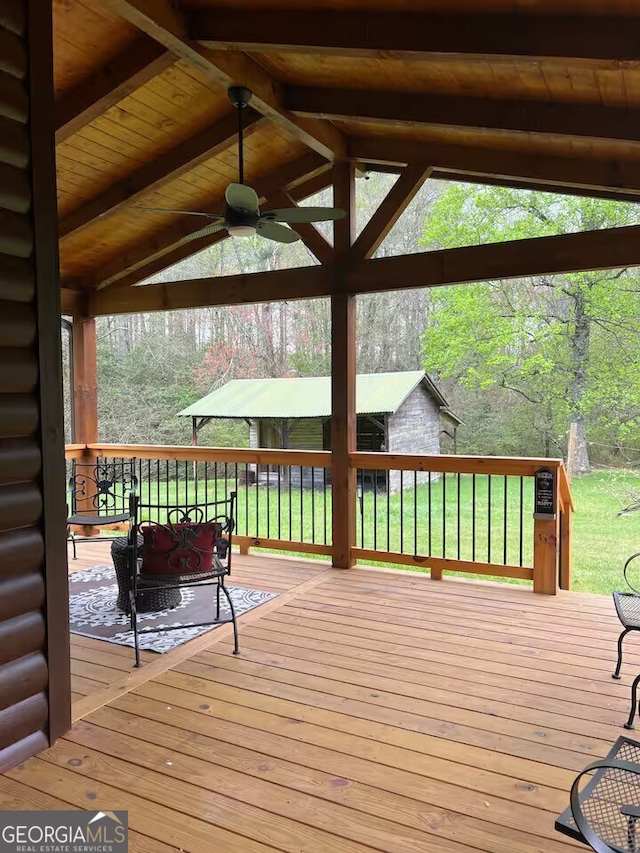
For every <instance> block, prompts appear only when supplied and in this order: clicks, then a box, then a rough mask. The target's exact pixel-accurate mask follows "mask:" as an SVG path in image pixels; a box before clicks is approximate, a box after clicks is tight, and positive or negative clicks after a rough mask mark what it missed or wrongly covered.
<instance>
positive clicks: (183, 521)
mask: <svg viewBox="0 0 640 853" xmlns="http://www.w3.org/2000/svg"><path fill="white" fill-rule="evenodd" d="M235 506H236V493H235V492H231V493H230V494H229V497H228V498H226V499H225V500H218V501H212V502H208V503H199V504H198V505H197V506H191V507H177V506H176V507H167V506H153V505H150V504H147V505H142V504H141V503H140V500H139V498H138V497H137V496H136V495H133V496H132V501H131V507H132V515H133V524H132V525H131V529H130V531H129V537H128V548H129V568H130V577H131V586H130V591H129V610H130V616H131V630H132V632H133V638H134V647H135V655H136V662H135V665H136V666H137V667H139V666H140V634H149V633H156V632H162V631H173V630H177V629H180V628H185V627H189V628H200V627H208V626H210V625H222V624H225V623H232V624H233V638H234V651H233V653H234V654H236V655H237V654H239V647H238V625H237V621H236V613H235V609H234V606H233V601H232V600H231V596H230V594H229V590H228V589H227V587H226V586H225V583H224V581H225V578H227V577H228V576H229V575H230V574H231V545H232V537H233V530H234V527H235ZM143 515H144V516H147V517H149V516H151V517H154V518H155V519H158V518H161V517H166V521H165V522H160V521H157V520H155V521H148V520H141V519H142V516H143ZM140 541H142V545H140V544H139V543H140ZM189 586H191V587H193V586H197V587H198V588H199V587H205V586H215V588H216V596H215V598H216V603H215V618H214V619H211V620H210V621H209V622H199V623H197V624H189V625H182V624H181V625H170V626H164V627H155V626H154V627H149V628H140V627H139V626H138V614H139V613H141V612H143V611H148V610H149V600H150V597H153V596H158V600H159V602H160V606H159V608H158V609H163V608H164V606H166V602H165V598H166V597H167V595H171V594H172V593H173V592H174V591H175V590H180V589H182V588H183V587H189ZM221 595H224V596H225V598H226V600H227V603H228V605H229V610H230V612H231V618H230V619H221V618H220V596H221ZM160 599H162V600H160ZM177 603H179V601H178V602H177ZM172 606H174V607H175V606H177V604H176V603H174V604H173V605H172Z"/></svg>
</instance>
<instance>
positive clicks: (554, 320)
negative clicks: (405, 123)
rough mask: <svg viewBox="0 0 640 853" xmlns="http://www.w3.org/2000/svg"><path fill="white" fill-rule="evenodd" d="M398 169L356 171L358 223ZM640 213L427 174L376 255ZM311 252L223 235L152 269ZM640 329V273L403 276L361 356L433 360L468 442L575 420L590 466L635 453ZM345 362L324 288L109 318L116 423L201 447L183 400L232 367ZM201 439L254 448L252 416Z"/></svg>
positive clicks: (364, 318)
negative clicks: (337, 356)
mask: <svg viewBox="0 0 640 853" xmlns="http://www.w3.org/2000/svg"><path fill="white" fill-rule="evenodd" d="M394 180H395V177H394V176H390V175H380V174H372V175H371V177H370V179H369V180H365V179H361V180H359V181H358V194H357V230H360V229H361V228H362V227H363V226H364V225H365V224H366V222H367V221H368V218H369V217H370V216H371V214H372V213H373V211H374V210H375V209H376V208H377V206H378V205H379V203H380V201H381V200H382V198H384V195H385V194H386V192H387V191H388V189H389V188H390V187H391V186H392V184H393V181H394ZM330 201H331V199H330V196H329V195H328V194H324V197H322V196H320V197H315V198H313V199H308V200H307V202H306V203H313V204H318V203H319V204H323V203H330ZM639 221H640V209H639V208H638V206H636V205H630V204H623V203H617V202H608V201H602V200H592V199H584V198H577V197H572V196H550V195H548V194H544V193H537V192H530V191H521V190H509V189H503V188H496V187H493V188H491V187H477V186H473V185H468V184H454V183H443V182H437V181H427V182H426V184H425V185H424V187H423V188H422V190H421V191H420V192H419V193H418V194H417V196H416V197H415V198H414V200H413V202H412V203H411V205H410V206H409V208H408V209H407V210H406V211H405V213H404V214H403V216H402V217H401V218H400V220H399V221H398V223H397V224H396V225H395V227H394V228H393V229H392V231H391V232H390V234H389V235H388V237H387V239H386V240H385V241H384V243H383V244H382V246H381V247H380V249H379V250H378V252H377V256H384V255H398V254H406V253H411V252H420V251H428V250H432V249H437V248H446V247H450V246H460V245H472V244H478V243H482V242H493V241H498V240H509V239H519V238H520V237H531V236H543V235H547V234H554V233H566V232H569V231H579V230H590V229H593V228H607V227H615V226H617V225H626V224H630V223H636V222H639ZM325 236H327V238H328V239H330V232H329V230H328V229H327V230H326V231H325ZM312 263H315V259H313V258H312V256H311V255H310V254H309V252H308V251H307V249H306V247H305V246H304V245H303V244H302V243H297V244H293V245H283V244H277V243H272V242H270V241H266V240H262V239H260V238H251V239H248V240H237V239H236V240H225V241H223V242H221V243H219V244H217V245H216V246H214V247H212V248H211V249H208V250H205V251H204V252H201V253H199V254H198V255H195V256H193V257H192V258H190V259H188V260H187V261H184V262H182V263H181V264H179V265H177V266H176V267H174V268H172V269H169V270H166V271H165V272H164V273H163V274H162V275H161V276H157V277H155V278H154V279H151V280H150V281H162V280H166V281H170V280H184V279H190V278H198V277H202V276H211V275H226V274H231V273H237V272H250V271H252V272H253V271H259V270H270V269H278V268H285V267H291V266H305V265H309V264H312ZM404 284H405V283H404V282H402V281H399V282H397V285H398V288H402V287H403V285H404ZM639 332H640V273H639V271H638V270H636V269H633V270H618V271H605V272H596V273H584V274H580V275H573V276H553V277H551V276H550V277H536V278H531V279H523V280H518V281H508V282H488V283H482V284H475V285H469V286H466V285H465V286H457V287H446V288H435V289H432V290H427V289H423V288H417V289H412V290H406V291H402V290H399V291H396V292H391V293H384V294H372V295H367V296H362V297H358V300H357V369H358V371H359V372H378V371H387V370H414V369H417V368H423V367H424V368H425V369H426V370H427V372H428V373H429V375H430V376H431V377H432V378H433V379H435V381H436V382H437V383H438V384H439V386H440V387H441V389H442V391H443V393H444V394H445V396H446V397H447V399H448V401H449V403H450V404H451V407H452V408H453V410H454V411H455V412H456V413H457V414H458V415H459V416H460V417H461V418H462V419H463V421H464V422H465V426H464V427H461V428H460V430H459V433H458V451H459V452H461V453H473V454H487V455H498V454H500V455H524V456H533V455H551V456H561V455H564V454H565V453H566V444H567V437H568V432H569V424H570V423H571V422H574V423H576V425H577V430H578V438H579V442H578V445H579V458H578V460H577V461H578V470H586V468H588V466H589V464H590V463H597V464H601V465H612V466H632V465H634V464H635V465H638V464H639V463H640V334H639ZM329 366H330V317H329V301H328V300H326V299H319V300H313V301H305V302H289V303H271V304H269V303H264V304H258V305H251V306H234V307H229V308H210V309H199V310H191V311H176V312H170V313H159V314H146V315H144V314H143V315H132V316H118V317H103V318H99V320H98V382H99V414H100V437H101V439H102V440H104V441H110V442H126V443H151V444H154V443H155V444H172V443H175V444H185V443H189V441H190V422H189V420H188V419H180V418H177V417H176V413H177V412H178V411H180V410H181V409H182V408H184V407H185V406H187V405H189V404H190V403H192V402H193V401H194V400H196V399H198V398H199V397H201V396H203V395H204V394H206V393H208V392H209V391H211V390H213V389H214V388H216V387H219V386H220V385H222V384H224V383H225V382H227V381H229V380H230V379H238V378H247V377H278V376H319V375H326V374H328V372H329ZM201 442H202V443H203V444H204V443H207V444H213V445H235V446H245V445H246V443H247V426H246V424H244V423H235V422H228V423H226V422H217V423H216V422H214V423H212V424H210V425H209V426H207V427H205V428H204V429H203V430H202V433H201Z"/></svg>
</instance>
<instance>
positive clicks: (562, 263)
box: [347, 225, 640, 293]
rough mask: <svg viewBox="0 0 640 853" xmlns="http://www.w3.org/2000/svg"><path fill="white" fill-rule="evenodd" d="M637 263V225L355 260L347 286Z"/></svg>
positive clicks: (424, 283) (356, 288)
mask: <svg viewBox="0 0 640 853" xmlns="http://www.w3.org/2000/svg"><path fill="white" fill-rule="evenodd" d="M638 265H640V225H630V226H627V227H625V228H608V229H604V230H601V231H585V232H580V233H577V234H561V235H559V236H557V237H532V238H530V239H527V240H510V241H508V242H505V243H487V244H485V245H481V246H465V247H462V248H458V249H443V250H440V251H435V252H424V253H420V254H415V255H400V256H398V257H393V258H375V259H373V260H368V261H359V262H358V263H356V264H353V265H352V266H351V267H350V268H349V270H348V273H347V287H348V289H349V291H350V292H352V293H371V292H378V291H388V290H399V289H402V288H405V287H406V288H409V287H411V288H413V287H437V286H440V285H444V284H462V283H465V282H476V281H494V280H497V279H510V278H521V277H523V276H534V275H552V274H556V273H571V272H581V271H584V270H597V269H615V268H617V267H629V266H638Z"/></svg>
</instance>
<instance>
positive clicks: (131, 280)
mask: <svg viewBox="0 0 640 853" xmlns="http://www.w3.org/2000/svg"><path fill="white" fill-rule="evenodd" d="M330 180H331V172H330V171H326V170H325V171H324V172H321V173H320V174H319V175H316V176H315V177H313V178H309V180H307V181H304V182H303V183H300V184H296V186H294V187H292V188H291V189H290V190H289V191H288V193H287V195H288V196H289V197H290V198H292V199H294V201H295V200H296V199H303V198H307V197H308V196H309V195H314V194H315V193H316V192H320V190H323V189H326V187H328V186H329V181H330ZM228 236H229V235H228V234H227V232H226V231H218V232H217V233H215V234H209V235H208V236H206V237H199V238H198V239H196V240H189V241H188V242H185V243H182V244H181V245H178V246H176V247H175V248H174V249H172V250H171V251H168V252H166V253H165V254H161V255H158V257H157V258H155V259H154V260H152V261H149V263H147V264H144V266H140V267H137V269H135V270H133V271H132V272H129V273H127V274H126V275H123V276H122V277H121V278H119V279H118V280H117V282H115V283H114V284H113V285H112V287H114V288H115V287H118V288H122V287H130V286H132V285H135V284H138V282H141V281H144V280H145V279H147V278H150V277H151V276H152V275H156V274H157V273H159V272H162V270H165V269H167V268H168V267H171V266H173V265H174V264H177V263H180V261H183V260H185V258H190V257H191V256H192V255H195V254H197V253H198V252H202V251H203V250H204V249H209V248H211V247H212V246H214V245H215V244H216V243H220V242H221V241H222V240H226V239H227V238H228ZM330 248H331V247H330ZM73 292H74V293H77V292H78V291H73Z"/></svg>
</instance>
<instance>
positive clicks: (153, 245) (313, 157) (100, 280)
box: [82, 152, 327, 288]
mask: <svg viewBox="0 0 640 853" xmlns="http://www.w3.org/2000/svg"><path fill="white" fill-rule="evenodd" d="M326 167H327V163H326V161H325V160H324V159H323V158H322V157H321V156H320V155H318V154H314V153H313V152H309V153H308V154H305V155H304V156H303V157H300V158H298V159H297V160H295V161H293V162H291V163H287V164H286V165H284V166H282V167H280V168H278V169H275V170H274V171H273V172H270V173H269V174H268V175H265V176H264V177H263V178H259V179H257V180H255V181H253V182H252V186H253V188H254V189H255V191H256V192H257V193H258V197H259V198H260V199H261V200H262V201H264V199H265V198H266V197H267V196H268V194H269V193H270V192H274V191H275V190H278V189H280V188H281V187H289V186H291V185H295V184H296V183H298V182H300V181H301V180H303V179H304V178H306V177H312V176H314V175H315V174H317V173H318V172H321V171H323V170H325V169H326ZM221 206H222V207H224V197H223V196H219V195H216V196H215V197H213V198H211V199H209V200H208V201H206V202H204V203H203V205H202V208H203V209H208V210H218V209H220V208H221ZM202 227H203V224H202V222H201V221H199V220H198V218H197V217H194V216H184V217H180V218H179V219H177V220H176V221H175V222H173V223H172V224H171V225H168V226H167V227H166V228H163V229H161V230H160V231H157V232H156V233H154V234H153V235H152V237H151V238H149V239H147V240H145V241H143V242H142V243H140V244H138V245H136V246H134V247H132V248H130V249H129V250H128V251H125V252H123V253H121V254H120V255H119V256H118V257H116V258H114V259H113V261H109V262H107V263H105V264H103V265H102V266H101V268H100V270H99V272H97V273H96V274H95V275H94V276H92V277H86V278H85V279H84V280H83V282H82V284H83V286H84V287H89V288H101V287H105V286H107V285H110V284H112V283H114V282H116V281H118V280H119V279H121V278H124V277H129V276H130V274H131V273H132V272H133V271H134V270H136V269H138V268H139V267H143V266H146V265H148V264H149V263H150V262H152V261H154V260H155V259H156V258H160V257H164V256H166V255H167V254H168V253H170V252H172V251H173V250H174V249H178V248H180V247H183V248H184V249H185V254H184V256H183V257H188V256H189V255H191V254H193V253H194V251H196V249H194V247H193V245H192V244H191V242H189V243H186V242H185V240H187V239H188V238H189V236H190V235H191V234H193V233H195V232H196V231H200V230H201V229H202ZM200 248H205V246H201V247H200ZM178 260H180V258H178ZM172 263H176V260H174V261H172ZM164 266H166V264H165V265H163V267H162V268H164ZM155 271H156V272H157V271H158V270H155ZM151 274H152V273H149V275H151ZM142 278H146V276H141V277H140V279H139V280H141V279H142Z"/></svg>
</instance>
